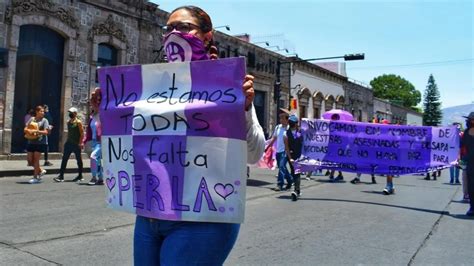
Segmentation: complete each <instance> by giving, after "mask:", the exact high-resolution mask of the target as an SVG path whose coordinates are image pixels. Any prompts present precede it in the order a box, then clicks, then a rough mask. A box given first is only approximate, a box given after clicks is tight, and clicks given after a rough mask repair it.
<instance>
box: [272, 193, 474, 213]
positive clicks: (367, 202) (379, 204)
mask: <svg viewBox="0 0 474 266" xmlns="http://www.w3.org/2000/svg"><path fill="white" fill-rule="evenodd" d="M380 194H382V193H381V192H380ZM278 198H280V199H290V198H291V197H290V196H283V195H282V196H279V197H278ZM299 200H318V201H335V202H348V203H361V204H371V205H378V206H387V207H393V208H400V209H407V210H412V211H421V212H428V213H434V214H440V215H449V216H452V217H454V218H458V217H457V215H450V214H449V212H448V211H437V210H429V209H422V208H415V207H407V206H399V205H392V204H385V203H377V202H369V201H358V200H342V199H327V198H304V197H302V198H300V199H299ZM459 216H462V215H459ZM466 217H467V216H466Z"/></svg>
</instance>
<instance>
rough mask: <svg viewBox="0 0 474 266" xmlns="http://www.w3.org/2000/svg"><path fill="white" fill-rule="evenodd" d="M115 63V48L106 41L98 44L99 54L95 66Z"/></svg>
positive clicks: (113, 64)
mask: <svg viewBox="0 0 474 266" xmlns="http://www.w3.org/2000/svg"><path fill="white" fill-rule="evenodd" d="M115 65H117V49H115V48H114V47H113V46H111V45H108V44H106V43H101V44H99V56H98V58H97V66H99V67H103V66H115Z"/></svg>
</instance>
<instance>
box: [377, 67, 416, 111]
mask: <svg viewBox="0 0 474 266" xmlns="http://www.w3.org/2000/svg"><path fill="white" fill-rule="evenodd" d="M370 86H372V88H373V90H374V96H375V97H377V98H382V99H386V100H390V101H391V102H394V103H397V104H400V105H402V106H404V107H408V108H410V107H412V106H416V105H417V104H418V103H419V102H420V101H421V93H420V92H419V91H418V90H416V89H415V86H413V84H411V83H410V82H409V81H408V80H406V79H404V78H402V77H400V76H397V75H394V74H389V75H387V74H384V75H382V76H378V77H376V78H374V79H373V80H372V81H371V82H370Z"/></svg>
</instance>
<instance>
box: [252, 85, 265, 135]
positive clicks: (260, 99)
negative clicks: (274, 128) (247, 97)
mask: <svg viewBox="0 0 474 266" xmlns="http://www.w3.org/2000/svg"><path fill="white" fill-rule="evenodd" d="M265 98H266V93H265V92H264V91H258V90H256V91H255V97H254V98H253V106H254V107H255V113H256V114H257V118H258V122H259V123H260V126H262V128H263V132H264V133H265V137H266V136H267V134H268V132H267V131H268V128H267V126H266V124H265V109H266V107H265Z"/></svg>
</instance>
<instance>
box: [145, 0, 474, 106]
mask: <svg viewBox="0 0 474 266" xmlns="http://www.w3.org/2000/svg"><path fill="white" fill-rule="evenodd" d="M152 2H154V3H156V4H158V5H159V8H161V9H163V10H165V11H168V12H170V11H172V10H173V9H175V8H176V7H179V6H181V5H196V6H199V7H201V8H202V9H204V10H205V11H206V12H207V13H208V14H209V15H210V16H211V19H212V22H213V25H214V27H218V26H224V25H229V26H230V28H231V30H230V31H227V30H226V29H224V28H218V29H217V30H219V31H223V32H224V33H226V34H229V35H238V34H242V33H247V34H250V36H251V37H250V38H251V42H262V41H268V42H270V45H278V46H279V47H280V48H282V47H284V48H287V49H288V50H289V54H291V53H297V54H298V56H299V57H300V58H303V59H308V58H320V57H331V56H341V55H344V54H351V53H364V54H365V60H363V61H347V62H346V70H347V76H348V77H349V78H352V79H355V80H358V81H361V82H363V83H366V84H370V81H371V80H372V79H373V78H375V77H377V76H380V75H383V74H395V75H399V76H401V77H403V78H404V79H406V80H408V81H409V82H411V83H412V84H413V85H414V86H415V88H416V89H417V90H419V91H420V92H421V93H422V95H424V94H423V93H424V91H425V89H426V85H427V82H428V77H429V75H430V74H433V77H434V78H435V81H436V84H437V86H438V89H439V92H440V95H441V98H440V99H441V103H442V108H446V107H452V106H457V105H464V104H470V103H474V15H473V14H474V4H473V3H474V1H471V0H446V1H440V0H432V1H422V0H412V1H409V0H392V1H386V0H373V1H358V0H345V1H340V0H312V1H310V0H306V1H301V0H285V1H282V0H253V1H250V0H240V1H238V0H206V1H181V0H173V1H157V0H154V1H152ZM260 45H262V44H260ZM271 49H272V50H275V49H276V48H271ZM280 53H281V54H283V55H285V54H286V52H285V51H280ZM318 62H324V61H315V63H318ZM341 62H343V59H341ZM421 103H422V102H420V104H419V106H421Z"/></svg>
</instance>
